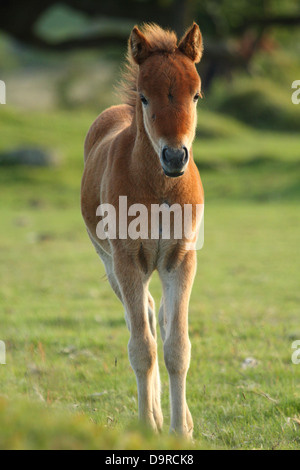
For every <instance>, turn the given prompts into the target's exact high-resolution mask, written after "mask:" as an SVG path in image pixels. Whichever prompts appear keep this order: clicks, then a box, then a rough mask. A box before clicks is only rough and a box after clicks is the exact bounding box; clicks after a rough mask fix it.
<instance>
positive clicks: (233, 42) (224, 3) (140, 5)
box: [0, 0, 300, 90]
mask: <svg viewBox="0 0 300 470" xmlns="http://www.w3.org/2000/svg"><path fill="white" fill-rule="evenodd" d="M56 4H60V5H65V6H67V7H71V8H73V9H75V10H76V11H78V12H80V13H81V14H83V15H85V17H86V18H88V19H89V20H94V19H95V18H113V19H116V20H119V21H120V20H123V21H126V22H127V23H128V22H129V21H130V22H132V23H134V22H137V23H141V22H144V21H146V22H149V21H150V22H156V23H158V24H160V25H161V26H163V27H170V28H172V29H174V30H175V31H176V32H177V33H178V34H179V35H181V34H182V33H183V31H184V30H185V28H186V27H187V26H188V25H189V24H190V23H191V22H192V21H193V20H195V21H197V22H198V23H199V24H200V27H201V29H202V32H203V34H204V38H205V49H206V54H205V56H204V61H203V65H202V66H201V68H202V70H201V72H202V77H203V81H204V88H205V89H206V90H207V89H208V88H209V86H210V84H211V82H212V80H213V79H214V77H215V76H216V75H224V74H225V75H230V74H231V72H232V70H233V69H235V68H237V67H241V68H245V69H247V68H248V66H249V64H250V62H251V59H252V57H253V56H254V54H255V53H256V52H257V51H258V50H259V49H261V48H262V47H264V48H269V49H270V48H271V47H272V44H271V43H270V42H269V41H268V35H267V33H268V31H269V30H270V27H274V26H276V27H289V28H290V27H293V26H297V25H299V24H300V9H299V3H298V1H297V0H285V2H278V0H252V1H251V2H249V0H220V1H217V0H60V1H59V2H55V1H53V0H26V2H24V0H14V1H10V0H2V1H1V4H0V29H1V30H2V31H4V32H6V33H8V34H9V35H11V36H12V37H13V38H15V39H16V40H18V41H19V42H21V43H22V44H24V45H28V46H31V47H35V48H41V49H44V50H53V51H66V50H73V49H79V48H81V49H82V48H103V47H105V46H107V45H121V46H124V44H126V41H127V38H128V30H127V29H123V28H118V27H115V28H111V29H110V30H109V31H108V29H107V28H105V29H103V30H101V29H100V30H99V28H98V30H97V31H96V32H92V31H88V32H86V33H85V34H80V35H76V36H75V37H68V38H64V39H61V40H59V41H53V40H51V39H50V38H47V37H45V36H43V35H41V34H39V33H38V28H37V25H38V23H39V21H40V19H41V18H42V17H43V15H44V14H46V12H47V11H48V10H49V9H50V7H53V5H56ZM118 24H119V23H118Z"/></svg>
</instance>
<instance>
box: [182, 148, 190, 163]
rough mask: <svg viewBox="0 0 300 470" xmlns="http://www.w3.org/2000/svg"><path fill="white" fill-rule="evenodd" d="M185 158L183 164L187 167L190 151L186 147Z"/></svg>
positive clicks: (184, 149) (184, 150)
mask: <svg viewBox="0 0 300 470" xmlns="http://www.w3.org/2000/svg"><path fill="white" fill-rule="evenodd" d="M183 152H184V157H183V164H184V165H185V164H186V163H187V161H188V159H189V151H188V149H187V148H186V147H183Z"/></svg>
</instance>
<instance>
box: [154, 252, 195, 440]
mask: <svg viewBox="0 0 300 470" xmlns="http://www.w3.org/2000/svg"><path fill="white" fill-rule="evenodd" d="M195 272H196V252H195V251H188V252H187V253H186V255H185V258H184V259H183V261H182V262H181V264H180V265H179V267H177V268H176V269H174V270H172V269H171V270H170V272H168V271H167V270H165V269H163V270H161V271H160V277H161V279H162V283H163V291H164V298H163V305H162V306H161V312H160V314H161V320H160V323H161V326H162V327H163V328H162V330H163V331H162V332H163V335H162V336H163V339H164V358H165V363H166V367H167V369H168V374H169V382H170V399H171V428H170V431H171V432H175V433H178V434H181V435H183V436H187V437H191V436H192V433H193V420H192V416H191V413H190V411H189V408H188V406H187V403H186V376H187V371H188V368H189V364H190V355H191V343H190V340H189V335H188V307H189V300H190V294H191V289H192V286H193V282H194V277H195Z"/></svg>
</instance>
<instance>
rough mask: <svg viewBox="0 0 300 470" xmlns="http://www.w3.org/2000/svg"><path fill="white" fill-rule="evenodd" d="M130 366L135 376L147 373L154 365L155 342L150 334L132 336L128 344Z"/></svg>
mask: <svg viewBox="0 0 300 470" xmlns="http://www.w3.org/2000/svg"><path fill="white" fill-rule="evenodd" d="M128 352H129V359H130V363H131V366H132V368H133V370H134V371H135V373H136V374H137V375H144V374H147V373H149V372H150V371H151V370H152V369H153V368H154V365H155V363H156V354H157V353H156V341H155V340H154V338H153V336H152V334H148V335H146V336H143V337H140V336H133V335H131V338H130V340H129V343H128Z"/></svg>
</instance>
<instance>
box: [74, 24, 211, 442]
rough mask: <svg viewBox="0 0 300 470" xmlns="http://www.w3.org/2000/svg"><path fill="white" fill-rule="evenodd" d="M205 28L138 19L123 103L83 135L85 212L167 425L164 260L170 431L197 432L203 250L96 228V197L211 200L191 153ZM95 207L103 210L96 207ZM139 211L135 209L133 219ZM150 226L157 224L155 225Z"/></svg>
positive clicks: (150, 413) (150, 410) (134, 355)
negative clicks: (196, 339)
mask: <svg viewBox="0 0 300 470" xmlns="http://www.w3.org/2000/svg"><path fill="white" fill-rule="evenodd" d="M202 49H203V47H202V37H201V33H200V29H199V27H198V25H197V24H195V23H194V24H193V25H192V27H191V28H190V29H189V30H188V31H187V33H186V34H185V35H184V37H183V38H182V39H181V41H179V43H178V41H177V37H176V35H175V34H174V33H173V32H169V31H165V30H163V29H161V28H160V27H158V26H156V25H145V26H144V27H143V28H142V29H141V30H140V29H138V27H135V28H134V29H133V31H132V33H131V36H130V39H129V47H128V58H127V59H128V63H127V70H126V72H125V73H124V76H123V86H122V88H123V95H124V97H125V99H126V101H125V103H126V104H122V105H120V106H113V107H111V108H109V109H107V110H106V111H104V112H103V113H102V114H101V115H100V116H99V117H98V118H97V120H96V121H95V123H94V124H93V125H92V127H91V129H90V131H89V133H88V135H87V138H86V142H85V169H84V175H83V180H82V214H83V217H84V220H85V223H86V226H87V230H88V234H89V236H90V238H91V241H92V243H93V244H94V246H95V248H96V251H97V253H98V254H99V256H100V258H101V259H102V261H103V263H104V265H105V269H106V273H107V277H108V279H109V282H110V284H111V286H112V288H113V290H114V292H115V293H116V295H117V296H118V297H119V299H120V300H121V302H122V303H123V305H124V308H125V317H126V323H127V326H128V328H129V331H130V340H129V344H128V351H129V359H130V363H131V366H132V368H133V370H134V372H135V375H136V379H137V386H138V404H139V416H140V419H141V420H142V421H144V422H145V423H147V424H148V425H150V426H151V427H152V428H153V429H154V430H161V428H162V425H163V416H162V410H161V403H160V394H161V390H160V377H159V368H158V360H157V336H156V316H155V306H154V301H153V298H152V297H151V295H150V293H149V282H150V279H151V275H152V273H153V271H154V270H157V271H158V273H159V276H160V279H161V283H162V291H163V295H162V301H161V306H160V310H159V325H160V330H161V336H162V340H163V344H164V359H165V364H166V367H167V370H168V374H169V382H170V400H171V428H170V429H171V431H173V432H176V433H178V434H181V435H184V436H191V435H192V432H193V420H192V416H191V413H190V411H189V408H188V406H187V403H186V375H187V371H188V368H189V363H190V352H191V345H190V340H189V336H188V306H189V299H190V293H191V289H192V285H193V281H194V276H195V271H196V251H195V250H191V249H188V248H187V239H186V237H185V236H183V237H182V238H181V239H177V238H175V237H174V236H172V235H171V236H170V237H169V239H164V238H162V237H158V238H157V237H156V238H153V237H152V238H151V236H150V237H142V236H140V237H133V238H129V237H127V238H126V237H123V236H122V237H121V236H120V232H119V229H117V236H116V237H111V238H110V237H106V238H104V237H102V238H103V239H102V238H101V239H100V238H99V237H98V236H97V225H98V223H99V212H97V208H98V206H99V204H110V205H112V206H113V207H114V208H115V210H116V216H117V220H118V217H120V216H121V215H122V214H121V213H120V207H119V202H118V201H119V197H120V196H126V197H127V204H128V206H133V205H135V204H137V203H138V204H143V206H145V207H146V208H147V210H148V213H149V214H150V212H151V206H152V205H153V204H156V205H159V206H160V205H162V204H164V205H167V206H169V207H172V206H173V205H174V204H176V205H177V207H178V205H179V207H181V208H183V207H184V205H185V204H190V205H192V207H193V217H192V225H193V228H195V223H196V222H195V210H194V209H195V208H196V206H197V205H199V204H203V203H204V193H203V187H202V183H201V180H200V176H199V173H198V170H197V167H196V165H195V163H194V160H193V156H192V142H193V140H194V137H195V129H196V119H197V110H196V103H197V100H198V98H199V97H200V96H201V82H200V78H199V76H198V73H197V71H196V67H195V63H197V62H199V61H200V59H201V56H202ZM97 214H98V215H97ZM130 220H132V218H129V219H128V223H129V221H130ZM149 233H150V232H149Z"/></svg>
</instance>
